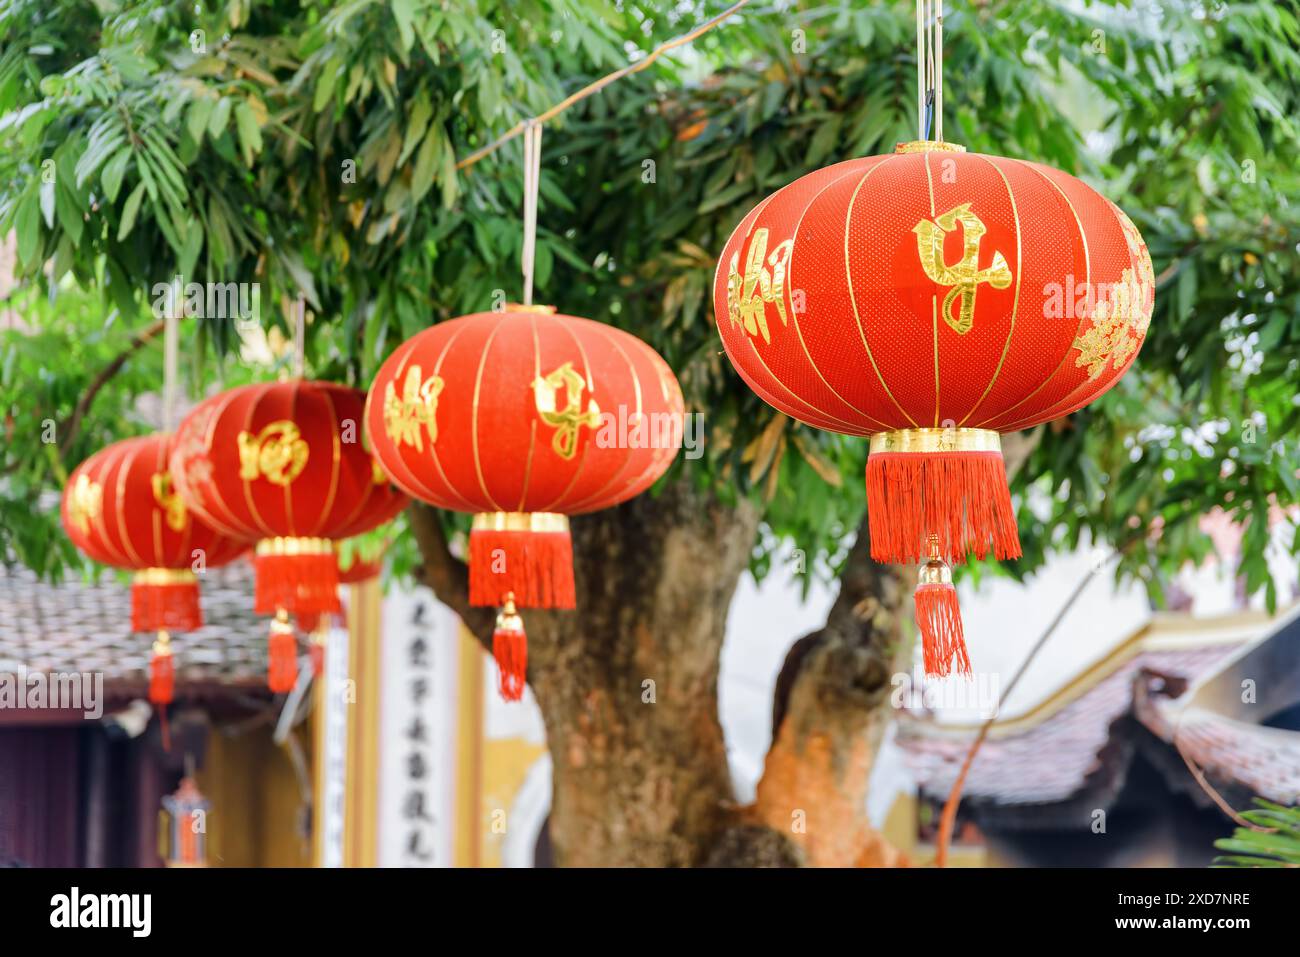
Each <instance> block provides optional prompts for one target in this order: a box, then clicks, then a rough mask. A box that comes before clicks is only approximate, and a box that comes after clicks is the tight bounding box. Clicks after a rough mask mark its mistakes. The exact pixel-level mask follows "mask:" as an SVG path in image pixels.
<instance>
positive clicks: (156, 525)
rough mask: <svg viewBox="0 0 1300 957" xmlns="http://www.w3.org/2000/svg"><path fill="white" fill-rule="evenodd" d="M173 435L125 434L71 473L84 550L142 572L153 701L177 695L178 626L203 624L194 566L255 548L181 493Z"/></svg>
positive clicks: (136, 598) (137, 623)
mask: <svg viewBox="0 0 1300 957" xmlns="http://www.w3.org/2000/svg"><path fill="white" fill-rule="evenodd" d="M170 447H171V438H170V437H169V436H167V435H163V434H155V435H146V436H141V437H139V438H133V439H124V440H122V441H121V442H115V443H113V444H112V445H110V446H108V447H107V448H105V449H102V450H100V451H99V452H96V453H95V454H94V455H92V456H91V457H90V458H88V459H86V461H84V462H82V463H81V464H80V465H78V466H77V467H76V468H75V469H73V471H72V474H71V475H70V476H69V477H68V484H67V487H66V488H65V489H64V491H63V503H62V509H61V514H62V519H63V527H64V529H65V530H66V532H67V534H68V537H69V538H70V539H72V543H73V544H74V545H76V546H77V548H78V549H80V550H81V551H82V552H83V553H84V554H86V555H87V556H89V557H90V558H92V559H94V560H95V561H97V562H101V563H103V564H105V565H111V566H113V567H115V568H129V569H134V570H135V577H134V580H133V581H132V583H131V629H132V630H133V631H152V632H157V633H158V634H157V639H156V640H155V642H154V646H153V657H152V660H151V661H150V665H149V674H150V678H149V700H150V701H151V702H153V703H154V704H156V705H160V706H162V705H166V704H169V703H171V701H172V699H173V697H174V696H175V667H174V662H173V660H172V652H171V637H170V634H169V632H172V631H193V630H194V629H196V628H199V627H202V625H203V612H202V609H201V608H200V606H199V585H198V578H197V577H196V575H195V573H194V569H195V567H198V568H200V569H203V568H215V567H217V566H219V565H224V564H226V563H227V562H230V561H232V560H233V559H235V558H237V557H238V556H239V555H241V554H243V553H244V552H245V551H247V550H248V548H249V545H250V543H249V541H248V540H247V539H241V538H238V537H235V536H227V535H225V534H222V533H221V532H218V531H216V530H214V529H213V528H212V527H211V526H209V525H207V524H206V523H204V522H203V521H202V520H201V519H198V518H196V517H195V516H194V515H193V514H192V513H191V512H190V511H189V509H187V508H186V507H185V502H184V501H183V500H182V499H181V497H180V495H179V494H178V493H177V492H176V490H175V487H174V483H173V481H172V476H171V472H170V470H169V468H168V453H169V451H170Z"/></svg>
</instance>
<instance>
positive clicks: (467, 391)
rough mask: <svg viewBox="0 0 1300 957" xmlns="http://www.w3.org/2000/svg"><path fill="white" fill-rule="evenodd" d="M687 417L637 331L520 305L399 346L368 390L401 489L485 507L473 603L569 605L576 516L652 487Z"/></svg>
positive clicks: (476, 509)
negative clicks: (571, 527) (572, 525)
mask: <svg viewBox="0 0 1300 957" xmlns="http://www.w3.org/2000/svg"><path fill="white" fill-rule="evenodd" d="M682 412H683V405H682V395H681V390H680V389H679V388H678V385H677V379H676V378H675V377H674V376H673V373H672V370H671V369H669V368H668V365H667V364H666V363H665V362H664V361H663V359H662V358H660V357H659V355H658V354H657V353H656V352H655V351H654V350H653V349H651V348H650V347H649V346H648V345H646V344H645V343H644V342H642V341H641V340H640V339H637V338H636V337H635V336H632V335H629V334H628V333H626V332H623V331H621V330H619V329H615V328H613V327H612V326H607V325H604V324H603V323H599V322H593V321H591V320H589V319H581V318H578V317H575V316H565V315H557V314H556V313H555V310H554V309H553V308H552V307H550V306H514V305H512V306H508V307H506V309H505V310H504V311H502V312H483V313H475V314H473V315H469V316H462V317H460V318H459V319H452V320H450V321H448V322H441V323H438V324H437V325H435V326H433V327H431V328H429V329H426V330H424V331H423V332H421V333H419V334H417V335H415V336H413V337H412V338H411V339H408V340H407V341H406V342H404V343H402V345H400V346H398V347H397V349H396V350H394V352H393V354H392V355H391V356H389V357H388V359H387V361H386V362H385V363H384V364H383V366H382V367H381V368H380V370H379V373H378V374H377V375H376V376H375V381H374V383H373V384H372V385H371V387H370V395H369V397H368V400H367V409H366V425H367V430H368V433H369V435H370V438H371V442H372V443H373V445H374V449H375V455H376V457H377V458H378V459H379V462H380V464H381V465H382V466H383V468H384V470H385V471H386V472H387V473H388V474H389V475H390V476H391V477H392V479H393V481H394V482H395V483H396V484H397V485H398V486H399V487H401V488H402V489H403V490H405V491H406V492H408V493H409V494H410V495H412V496H414V497H415V498H419V499H422V500H423V501H426V502H430V503H432V504H433V505H436V506H438V507H439V508H446V509H451V510H453V511H459V512H470V513H473V514H474V516H475V517H474V521H473V527H472V530H471V532H470V547H469V566H470V601H471V603H473V604H475V605H490V606H503V605H505V604H507V601H513V603H514V604H516V605H517V606H518V607H520V608H573V607H574V605H575V594H574V586H573V558H572V546H571V544H570V539H569V525H568V516H569V515H575V514H580V513H583V512H591V511H595V510H597V509H602V508H608V507H610V506H613V505H617V504H618V503H619V502H622V501H625V500H627V499H629V498H631V497H633V496H634V495H638V494H640V493H641V492H643V491H645V490H646V489H647V488H649V487H650V486H651V485H652V484H653V483H654V481H655V480H656V479H657V478H659V476H660V475H662V474H663V473H664V471H665V470H667V468H668V466H669V464H670V463H671V462H672V459H673V456H674V455H675V454H676V450H677V448H678V446H679V445H680V440H681V428H682ZM508 617H509V618H510V621H509V624H510V625H511V628H510V629H508V630H509V631H510V633H511V634H512V635H515V634H516V633H518V635H519V639H518V640H517V639H512V645H518V643H519V640H521V639H522V628H516V627H514V626H515V624H516V623H517V622H518V616H517V615H513V614H512V615H510V616H508ZM523 660H524V657H523V654H522V652H521V653H513V652H512V653H511V655H509V656H508V660H507V659H506V658H503V657H499V658H498V664H502V665H503V671H502V676H503V677H502V692H503V694H505V695H506V696H507V697H508V698H517V697H518V696H519V695H521V694H522V690H523V664H522V662H523ZM508 672H509V675H508Z"/></svg>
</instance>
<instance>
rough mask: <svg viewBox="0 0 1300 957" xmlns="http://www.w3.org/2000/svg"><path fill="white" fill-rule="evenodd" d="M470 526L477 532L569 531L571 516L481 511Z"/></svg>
mask: <svg viewBox="0 0 1300 957" xmlns="http://www.w3.org/2000/svg"><path fill="white" fill-rule="evenodd" d="M470 528H471V529H472V530H474V531H476V532H482V531H488V532H567V531H568V530H569V516H567V515H560V514H558V513H556V512H479V513H477V514H476V515H475V516H474V520H473V522H472V523H471V524H470Z"/></svg>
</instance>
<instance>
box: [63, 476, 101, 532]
mask: <svg viewBox="0 0 1300 957" xmlns="http://www.w3.org/2000/svg"><path fill="white" fill-rule="evenodd" d="M103 508H104V487H103V486H102V485H100V484H99V483H98V482H93V481H91V479H90V476H89V475H87V474H86V473H85V472H82V473H81V474H80V475H78V476H77V481H75V482H73V483H72V494H71V495H70V496H69V498H68V517H69V518H70V519H71V520H72V524H73V525H75V526H77V528H78V529H80V530H81V534H82V535H85V534H87V533H89V531H90V523H91V522H93V521H95V519H97V518H99V516H100V513H101V512H102V511H103Z"/></svg>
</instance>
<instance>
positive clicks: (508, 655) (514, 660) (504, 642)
mask: <svg viewBox="0 0 1300 957" xmlns="http://www.w3.org/2000/svg"><path fill="white" fill-rule="evenodd" d="M492 657H493V658H495V659H496V660H497V687H498V690H499V691H500V692H501V697H502V699H504V700H506V701H518V700H519V699H520V698H522V697H523V696H524V684H525V679H526V675H527V673H528V636H527V635H526V634H524V626H523V624H522V623H520V622H519V619H518V618H517V617H516V618H514V620H513V622H512V623H510V624H508V625H507V626H506V627H502V623H501V622H499V621H498V623H497V630H496V631H494V632H492Z"/></svg>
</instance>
